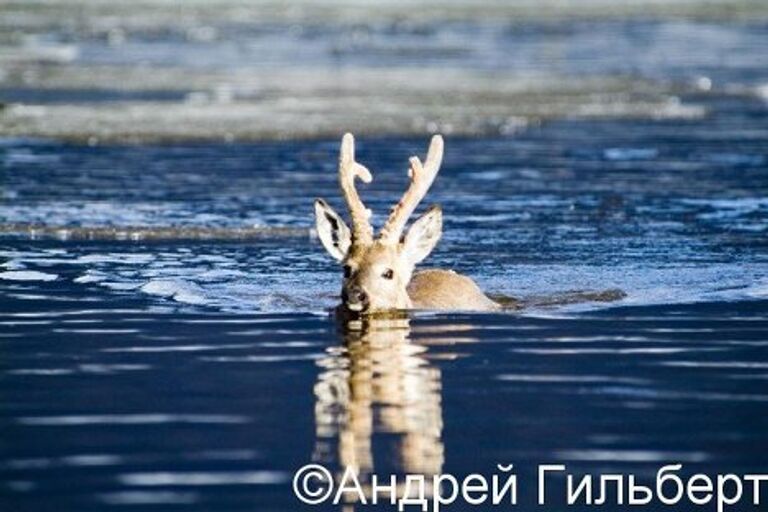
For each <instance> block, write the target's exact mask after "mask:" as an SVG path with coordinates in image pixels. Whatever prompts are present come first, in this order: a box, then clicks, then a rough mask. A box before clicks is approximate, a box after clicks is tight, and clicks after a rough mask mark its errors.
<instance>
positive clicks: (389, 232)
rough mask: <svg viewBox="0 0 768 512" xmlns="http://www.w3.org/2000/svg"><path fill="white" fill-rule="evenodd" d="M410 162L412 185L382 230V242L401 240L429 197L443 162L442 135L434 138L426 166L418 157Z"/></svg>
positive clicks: (409, 170)
mask: <svg viewBox="0 0 768 512" xmlns="http://www.w3.org/2000/svg"><path fill="white" fill-rule="evenodd" d="M409 161H410V163H411V167H410V169H408V176H409V177H410V178H411V184H410V185H409V186H408V190H406V192H405V194H403V197H402V199H400V201H399V202H398V203H397V204H396V205H395V206H394V207H393V208H392V213H390V214H389V218H388V219H387V223H386V224H384V227H383V228H382V229H381V241H382V242H389V243H396V242H398V241H399V240H400V237H401V236H402V233H403V229H404V228H405V224H406V222H408V218H409V217H410V216H411V214H412V213H413V211H414V210H415V209H416V207H417V206H418V205H419V203H420V202H421V200H422V199H424V196H425V195H427V191H428V190H429V187H431V186H432V182H433V181H435V176H437V171H439V170H440V164H441V163H442V161H443V138H442V137H441V136H440V135H435V136H433V137H432V141H431V142H430V143H429V151H427V159H426V161H425V162H424V164H422V163H421V160H419V157H416V156H412V157H411V158H410V160H409Z"/></svg>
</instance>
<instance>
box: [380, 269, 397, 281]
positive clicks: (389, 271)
mask: <svg viewBox="0 0 768 512" xmlns="http://www.w3.org/2000/svg"><path fill="white" fill-rule="evenodd" d="M381 277H383V278H384V279H392V278H393V277H395V273H394V271H393V270H392V269H391V268H388V269H387V270H385V271H384V273H383V274H381Z"/></svg>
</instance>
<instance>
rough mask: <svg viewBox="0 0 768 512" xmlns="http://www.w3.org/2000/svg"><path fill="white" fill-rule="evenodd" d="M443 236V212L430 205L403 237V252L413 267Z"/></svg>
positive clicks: (438, 207)
mask: <svg viewBox="0 0 768 512" xmlns="http://www.w3.org/2000/svg"><path fill="white" fill-rule="evenodd" d="M442 234H443V210H442V209H441V208H440V206H438V205H432V206H430V207H429V210H427V212H426V213H425V214H424V215H422V216H421V217H419V218H418V219H416V222H414V223H413V226H411V229H409V230H408V234H407V235H405V241H404V242H403V251H404V253H405V255H406V257H407V258H408V259H409V260H410V261H411V263H413V264H414V265H415V264H417V263H419V262H420V261H421V260H423V259H424V258H426V257H427V256H428V255H429V253H430V252H432V249H434V248H435V246H436V245H437V242H438V241H439V240H440V236H441V235H442Z"/></svg>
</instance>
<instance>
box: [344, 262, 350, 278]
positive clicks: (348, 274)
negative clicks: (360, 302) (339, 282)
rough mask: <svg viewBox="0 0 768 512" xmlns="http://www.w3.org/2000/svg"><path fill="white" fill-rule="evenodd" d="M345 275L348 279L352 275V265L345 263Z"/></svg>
mask: <svg viewBox="0 0 768 512" xmlns="http://www.w3.org/2000/svg"><path fill="white" fill-rule="evenodd" d="M344 277H346V278H347V279H349V278H350V277H352V267H350V266H349V265H344Z"/></svg>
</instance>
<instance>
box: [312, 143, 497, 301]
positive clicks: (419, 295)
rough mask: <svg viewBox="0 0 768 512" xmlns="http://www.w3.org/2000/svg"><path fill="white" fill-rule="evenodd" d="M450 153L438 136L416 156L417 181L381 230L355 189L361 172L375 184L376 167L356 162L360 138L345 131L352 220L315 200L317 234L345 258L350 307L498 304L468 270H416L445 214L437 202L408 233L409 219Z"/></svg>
mask: <svg viewBox="0 0 768 512" xmlns="http://www.w3.org/2000/svg"><path fill="white" fill-rule="evenodd" d="M442 160H443V139H442V137H440V136H439V135H436V136H434V137H433V138H432V142H431V144H430V145H429V152H428V154H427V159H426V160H425V162H424V163H423V164H422V163H421V161H420V160H419V159H418V158H417V157H415V156H414V157H412V158H411V160H410V163H411V167H410V171H409V174H410V178H411V184H410V186H409V187H408V190H407V191H406V192H405V194H403V197H402V199H401V200H400V202H399V203H398V204H397V205H395V207H394V208H393V209H392V213H391V214H390V216H389V219H387V222H386V224H385V225H384V227H383V228H382V230H381V234H380V236H379V237H378V238H376V239H374V237H373V228H372V227H371V224H370V222H369V217H370V214H371V212H370V210H367V209H366V208H365V205H363V202H362V201H361V200H360V196H359V195H358V193H357V190H356V189H355V178H360V179H361V180H362V181H363V182H365V183H368V182H370V181H371V180H372V176H371V173H370V171H369V170H368V169H366V168H365V167H363V166H362V165H360V164H359V163H357V162H356V161H355V141H354V138H353V137H352V134H349V133H348V134H346V135H344V138H343V139H342V142H341V156H340V159H339V181H340V184H341V191H342V194H343V196H344V199H345V201H346V203H347V206H348V207H349V212H350V215H351V218H352V229H351V230H350V229H349V228H348V227H347V225H346V223H345V222H344V220H343V219H342V218H341V217H340V216H339V214H337V213H336V212H335V211H334V210H333V209H332V208H331V207H330V206H328V204H327V203H326V202H325V201H323V200H322V199H318V200H317V201H315V216H316V223H317V233H318V236H319V237H320V241H321V242H322V243H323V246H324V247H325V249H326V250H327V251H328V252H329V253H330V254H331V256H333V257H334V258H336V259H337V260H339V261H341V262H342V263H343V265H344V282H343V285H342V291H341V298H342V307H343V309H344V310H346V311H352V312H355V313H359V312H373V311H382V310H391V309H410V308H419V309H453V310H495V309H499V308H500V307H501V306H500V305H499V304H497V303H496V302H494V301H492V300H491V299H489V298H488V297H487V296H486V295H485V294H484V293H483V292H482V291H481V290H480V288H478V286H477V285H476V284H475V283H474V282H473V281H472V280H471V279H470V278H468V277H466V276H463V275H460V274H457V273H455V272H452V271H450V270H438V269H432V270H425V271H421V272H417V273H416V274H414V273H413V270H414V267H415V266H416V264H417V263H419V262H420V261H422V260H423V259H424V258H426V257H427V255H428V254H429V253H430V252H432V249H434V247H435V245H436V244H437V242H438V240H439V239H440V235H441V234H442V224H443V214H442V211H441V210H440V207H438V206H432V207H431V208H430V209H429V210H427V212H426V213H425V214H424V215H422V216H421V217H419V219H417V220H416V221H415V222H414V223H413V225H412V226H411V228H410V230H408V233H407V234H406V235H405V236H403V230H404V229H405V224H406V223H407V222H408V218H409V217H410V216H411V214H412V213H413V212H414V210H416V207H417V206H418V205H419V203H420V202H421V200H422V199H423V198H424V196H425V195H426V194H427V191H428V190H429V187H430V186H431V185H432V182H433V181H434V179H435V177H436V176H437V171H438V170H439V169H440V164H441V163H442Z"/></svg>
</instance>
